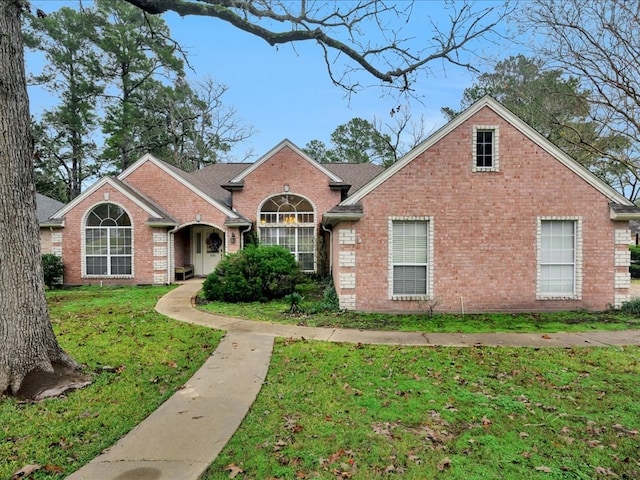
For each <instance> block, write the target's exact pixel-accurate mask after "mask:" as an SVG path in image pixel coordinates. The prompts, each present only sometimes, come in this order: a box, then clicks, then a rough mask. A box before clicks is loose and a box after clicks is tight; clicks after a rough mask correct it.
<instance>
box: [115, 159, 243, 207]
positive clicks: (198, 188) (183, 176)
mask: <svg viewBox="0 0 640 480" xmlns="http://www.w3.org/2000/svg"><path fill="white" fill-rule="evenodd" d="M147 162H150V163H152V164H153V165H155V166H156V167H158V168H159V169H161V170H162V171H164V172H165V173H166V174H167V175H169V176H170V177H172V178H174V179H175V180H176V181H178V182H179V183H181V184H182V185H184V186H185V187H187V188H188V189H189V190H191V191H192V192H193V193H194V194H195V195H197V196H199V197H200V198H202V199H203V200H205V201H206V202H208V203H209V204H210V205H212V206H214V207H215V208H217V209H218V210H220V211H221V212H222V213H224V214H225V215H226V216H227V217H229V218H240V216H239V215H238V214H237V213H236V212H234V211H233V210H231V208H230V207H229V206H228V205H227V204H225V202H221V201H220V200H218V199H216V198H214V197H212V196H211V195H209V194H208V193H207V192H206V190H207V189H208V187H207V186H206V185H205V184H203V183H202V182H201V181H200V180H199V179H197V178H194V177H193V175H192V174H189V173H187V172H185V171H184V170H181V169H179V168H178V167H174V166H173V165H170V164H168V163H166V162H163V161H162V160H160V159H158V158H156V157H154V156H153V155H151V154H150V153H146V154H144V155H143V156H142V157H140V159H139V160H137V161H136V162H135V163H134V164H133V165H131V166H130V167H129V168H127V169H126V170H125V171H124V172H122V173H121V174H120V175H118V180H120V181H125V180H126V179H127V177H128V176H129V175H131V174H132V173H133V172H135V171H136V170H137V169H138V168H140V167H141V166H142V165H144V164H145V163H147Z"/></svg>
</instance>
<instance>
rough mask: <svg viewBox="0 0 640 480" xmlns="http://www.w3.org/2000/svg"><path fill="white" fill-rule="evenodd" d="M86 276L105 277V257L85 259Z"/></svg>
mask: <svg viewBox="0 0 640 480" xmlns="http://www.w3.org/2000/svg"><path fill="white" fill-rule="evenodd" d="M87 275H107V257H87Z"/></svg>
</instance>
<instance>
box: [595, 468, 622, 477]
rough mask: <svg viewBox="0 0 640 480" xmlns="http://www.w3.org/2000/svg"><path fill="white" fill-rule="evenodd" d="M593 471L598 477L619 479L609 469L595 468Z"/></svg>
mask: <svg viewBox="0 0 640 480" xmlns="http://www.w3.org/2000/svg"><path fill="white" fill-rule="evenodd" d="M595 471H596V473H597V474H598V475H606V476H608V477H615V478H619V476H618V475H616V474H615V473H614V472H612V471H611V469H610V468H604V467H595Z"/></svg>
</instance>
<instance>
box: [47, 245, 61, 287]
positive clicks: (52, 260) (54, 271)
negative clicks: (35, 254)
mask: <svg viewBox="0 0 640 480" xmlns="http://www.w3.org/2000/svg"><path fill="white" fill-rule="evenodd" d="M42 270H43V271H44V284H45V285H46V286H47V287H49V288H53V287H54V286H56V285H60V284H61V283H62V275H63V273H64V264H63V263H62V259H61V258H60V257H59V256H58V255H55V254H53V253H45V254H43V255H42Z"/></svg>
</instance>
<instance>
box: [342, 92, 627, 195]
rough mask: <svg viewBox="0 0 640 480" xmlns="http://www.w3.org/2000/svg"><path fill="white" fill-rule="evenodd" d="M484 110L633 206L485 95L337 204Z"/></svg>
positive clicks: (392, 172)
mask: <svg viewBox="0 0 640 480" xmlns="http://www.w3.org/2000/svg"><path fill="white" fill-rule="evenodd" d="M485 107H488V108H490V109H491V110H493V111H494V112H495V113H496V114H497V115H499V116H501V117H502V118H503V119H504V120H505V121H507V122H508V123H510V124H511V125H512V126H513V127H515V128H516V129H517V130H519V131H520V133H522V134H523V135H524V136H526V137H527V138H528V139H529V140H531V141H532V142H534V143H535V144H537V145H538V146H539V147H541V148H542V149H543V150H545V151H546V152H547V153H549V154H550V155H551V156H553V157H554V158H555V159H557V160H558V161H559V162H560V163H562V164H563V165H564V166H566V167H567V168H568V169H569V170H571V171H572V172H573V173H575V174H576V175H578V176H579V177H580V178H582V179H583V180H584V181H586V182H587V183H588V184H590V185H591V186H592V187H594V188H595V189H596V190H598V191H599V192H600V193H602V194H603V195H604V196H605V197H607V198H608V199H609V200H610V201H611V202H612V203H615V204H620V205H629V206H631V205H633V203H632V202H631V201H630V200H628V199H627V198H626V197H624V196H623V195H621V194H620V193H618V192H617V191H616V190H614V189H613V187H611V186H610V185H608V184H607V183H605V182H603V181H602V180H600V179H599V178H598V177H596V176H595V175H593V174H592V173H591V172H590V171H589V170H587V169H586V168H585V167H583V166H582V165H580V164H579V163H578V162H576V161H575V160H574V159H573V158H571V157H570V156H569V155H567V154H566V153H564V152H563V151H562V150H561V149H560V148H558V147H557V146H555V145H554V144H553V143H551V142H550V141H549V140H547V139H546V138H544V137H543V136H542V135H541V134H539V133H538V132H537V131H536V130H534V129H533V128H532V127H530V126H529V125H528V124H526V123H525V122H524V121H523V120H521V119H520V118H519V117H517V116H516V115H514V114H513V113H512V112H511V111H510V110H508V109H507V108H506V107H504V106H503V105H502V104H500V103H499V102H497V101H496V100H494V99H493V98H491V97H489V96H485V97H483V98H482V99H480V100H478V101H477V102H476V103H474V104H473V105H471V106H470V107H469V108H467V109H466V110H464V111H463V112H462V113H460V114H459V115H458V116H457V117H455V118H454V119H453V120H451V121H450V122H449V123H447V124H446V125H444V126H443V127H441V128H440V129H439V130H437V131H436V132H434V133H433V134H432V135H431V136H430V137H429V138H427V139H426V140H425V141H424V142H422V143H421V144H420V145H418V146H417V147H415V148H414V149H413V150H411V151H410V152H408V153H407V154H406V155H404V156H403V157H402V158H401V159H400V160H398V161H397V162H396V163H394V164H393V165H391V166H390V167H389V168H387V169H386V170H385V171H384V172H383V173H382V174H380V175H378V176H377V177H375V178H374V179H373V180H371V181H370V182H369V183H367V184H366V185H365V186H364V187H363V188H361V189H360V190H358V191H357V192H356V193H355V194H354V195H352V196H350V197H348V198H347V199H345V200H344V201H343V202H341V203H340V205H355V204H356V203H358V202H359V201H360V200H361V199H362V198H363V197H365V196H366V195H367V194H369V193H371V192H372V191H373V190H375V189H376V188H377V187H378V186H380V185H381V184H382V183H384V182H385V181H386V180H387V179H389V178H390V177H392V176H393V175H395V174H396V172H398V171H400V170H401V169H402V168H404V167H405V166H406V165H407V164H409V163H411V161H412V160H413V159H415V158H416V157H417V156H419V155H420V154H422V153H424V152H425V151H426V150H428V149H429V148H430V147H432V146H433V145H434V144H435V143H437V142H438V141H440V140H441V139H442V138H444V137H445V136H447V135H448V134H449V133H451V132H453V131H454V130H455V129H456V128H458V127H459V126H460V125H462V124H463V123H464V122H466V121H467V120H469V119H470V118H471V117H473V116H474V115H475V114H476V113H478V112H479V111H480V110H481V109H483V108H485Z"/></svg>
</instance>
